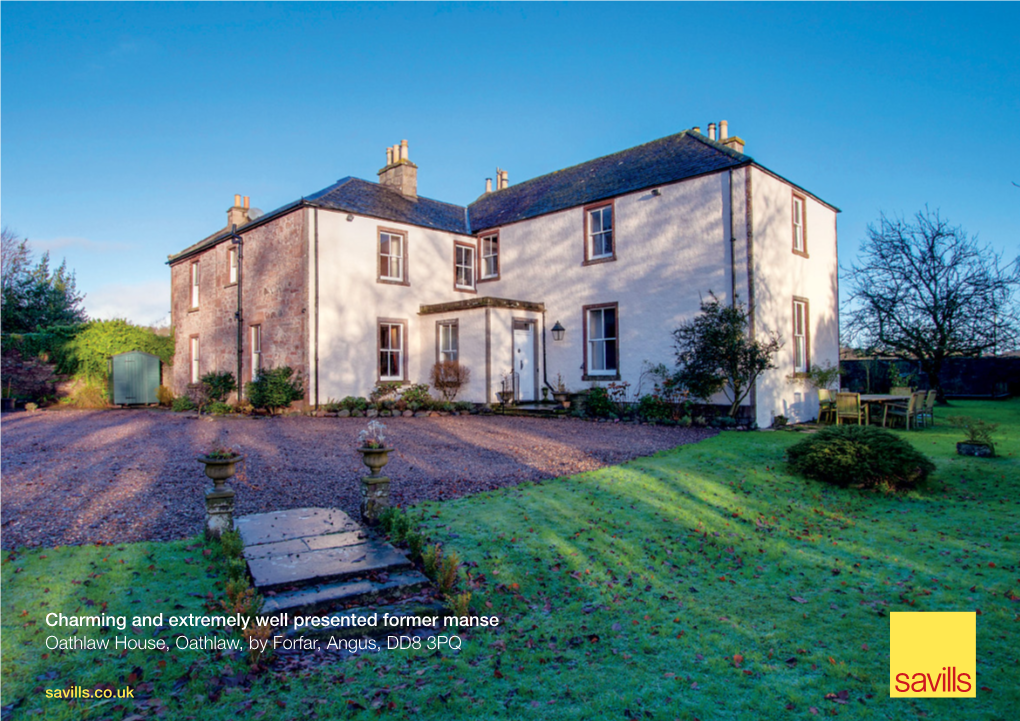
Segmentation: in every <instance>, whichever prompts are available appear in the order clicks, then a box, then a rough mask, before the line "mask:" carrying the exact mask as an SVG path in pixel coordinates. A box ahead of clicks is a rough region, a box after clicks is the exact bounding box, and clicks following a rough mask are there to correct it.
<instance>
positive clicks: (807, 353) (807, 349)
mask: <svg viewBox="0 0 1020 721" xmlns="http://www.w3.org/2000/svg"><path fill="white" fill-rule="evenodd" d="M798 305H802V306H804V333H803V338H804V366H803V367H804V370H798V369H797V338H798V337H800V336H799V335H798V333H797V306H798ZM792 309H793V318H792V326H793V327H792V332H791V334H790V336H791V337H792V338H793V344H792V345H793V349H792V350H793V375H794V377H795V378H806V377H807V375H808V374H807V372H808V371H809V370H811V303H810V302H809V301H808V299H807V298H802V297H801V296H799V295H795V296H793V304H792Z"/></svg>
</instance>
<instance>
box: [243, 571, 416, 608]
mask: <svg viewBox="0 0 1020 721" xmlns="http://www.w3.org/2000/svg"><path fill="white" fill-rule="evenodd" d="M428 583H429V580H428V578H426V577H425V576H423V575H422V574H421V573H419V572H418V571H416V570H413V569H412V570H408V571H401V572H398V573H391V574H390V575H389V578H387V580H385V581H382V580H380V581H374V580H371V579H364V578H356V579H352V580H350V581H342V582H339V583H333V584H321V585H316V586H308V587H305V588H301V589H299V590H295V591H284V592H281V593H277V594H275V595H273V596H268V597H267V598H266V602H265V605H264V606H263V607H262V613H264V614H275V613H282V612H284V611H286V612H288V613H290V614H292V615H294V614H302V615H304V614H311V613H315V612H316V611H321V610H323V609H326V608H329V607H335V606H337V605H347V604H351V603H358V604H365V603H372V602H376V603H377V602H381V601H382V602H389V601H394V600H397V599H399V598H401V597H403V596H405V595H409V594H413V593H417V592H418V591H420V590H421V589H423V588H425V587H426V586H427V585H428Z"/></svg>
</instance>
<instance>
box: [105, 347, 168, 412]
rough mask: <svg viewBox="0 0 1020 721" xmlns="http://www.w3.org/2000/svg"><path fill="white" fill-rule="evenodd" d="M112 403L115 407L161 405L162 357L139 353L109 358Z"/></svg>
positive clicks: (134, 352) (120, 354)
mask: <svg viewBox="0 0 1020 721" xmlns="http://www.w3.org/2000/svg"><path fill="white" fill-rule="evenodd" d="M109 369H110V402H111V403H113V404H115V405H122V406H130V405H148V404H150V403H158V402H159V401H158V399H157V397H156V389H157V388H159V384H160V360H159V356H155V355H152V354H151V353H145V352H143V351H140V350H133V351H128V352H127V353H118V354H117V355H115V356H111V357H110V365H109Z"/></svg>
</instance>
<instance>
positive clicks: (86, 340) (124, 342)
mask: <svg viewBox="0 0 1020 721" xmlns="http://www.w3.org/2000/svg"><path fill="white" fill-rule="evenodd" d="M132 350H140V351H144V352H146V353H152V354H153V355H156V356H159V359H160V360H161V361H163V363H165V364H167V365H170V364H172V363H173V359H174V337H173V335H156V334H155V333H153V332H152V331H151V330H149V329H148V328H141V327H139V326H136V325H131V324H130V323H128V322H127V321H126V320H120V319H117V320H94V321H90V322H89V323H86V324H85V326H84V328H82V330H81V331H80V332H79V333H78V334H77V335H75V337H74V338H73V339H72V340H70V341H68V342H67V343H66V344H65V345H64V347H63V351H62V352H63V353H65V354H66V355H65V356H64V358H65V361H64V362H65V364H66V367H65V368H64V369H61V370H62V371H63V372H69V373H74V374H75V375H76V376H79V377H84V378H94V379H97V380H99V381H101V382H106V379H107V373H108V370H107V369H108V363H107V361H108V359H109V357H110V356H112V355H116V354H117V353H125V352H127V351H132Z"/></svg>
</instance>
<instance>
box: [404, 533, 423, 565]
mask: <svg viewBox="0 0 1020 721" xmlns="http://www.w3.org/2000/svg"><path fill="white" fill-rule="evenodd" d="M405 540H406V541H407V549H408V551H409V552H410V554H411V560H412V561H417V560H418V559H419V558H421V552H422V549H423V548H425V536H423V535H421V532H419V531H417V530H413V531H408V532H407V535H406V536H405Z"/></svg>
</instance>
